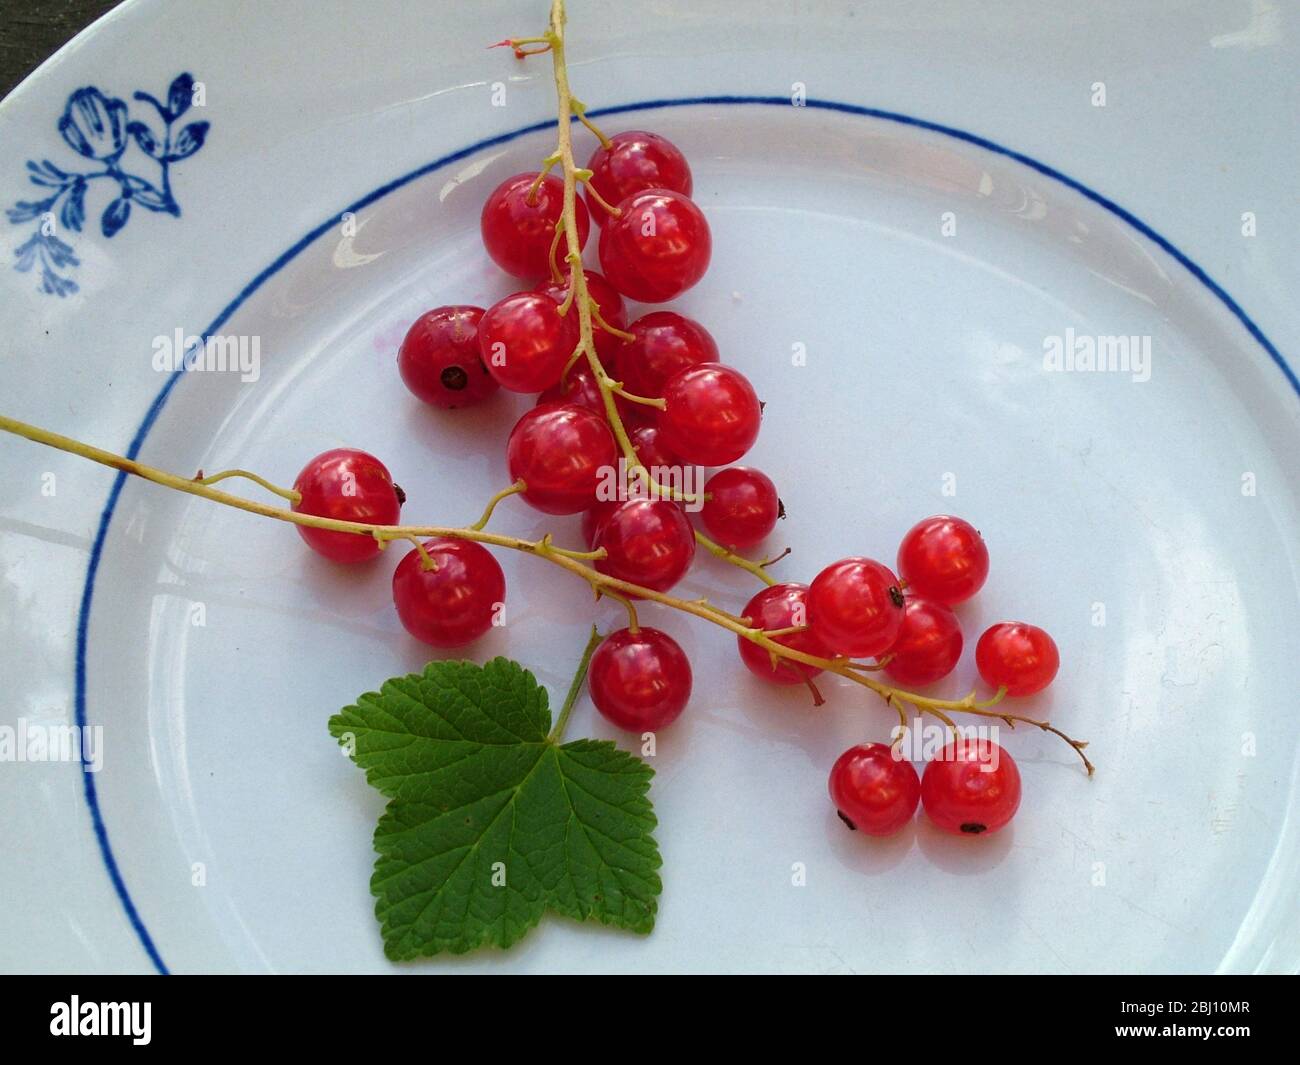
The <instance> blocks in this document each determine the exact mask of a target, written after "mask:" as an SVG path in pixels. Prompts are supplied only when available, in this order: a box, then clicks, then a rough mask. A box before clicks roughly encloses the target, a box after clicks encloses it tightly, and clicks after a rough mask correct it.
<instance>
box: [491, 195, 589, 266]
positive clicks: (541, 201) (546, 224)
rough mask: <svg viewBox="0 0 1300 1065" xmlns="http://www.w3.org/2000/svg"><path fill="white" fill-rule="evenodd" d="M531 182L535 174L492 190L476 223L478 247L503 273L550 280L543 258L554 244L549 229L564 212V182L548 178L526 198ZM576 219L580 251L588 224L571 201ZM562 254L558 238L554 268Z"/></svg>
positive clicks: (581, 205)
mask: <svg viewBox="0 0 1300 1065" xmlns="http://www.w3.org/2000/svg"><path fill="white" fill-rule="evenodd" d="M536 179H537V175H536V174H516V175H515V176H514V177H511V178H506V180H505V181H503V182H501V184H500V185H498V186H497V187H496V188H495V189H493V190H492V193H491V195H489V196H488V198H487V202H486V203H484V204H483V214H482V215H481V216H480V218H479V227H480V229H481V231H482V233H483V246H484V247H485V248H487V252H488V254H489V255H490V256H492V260H493V262H495V263H496V264H497V266H499V267H501V269H502V270H504V271H505V272H506V273H508V274H514V276H515V277H522V278H525V279H533V278H538V277H546V276H548V275H549V274H550V272H551V267H550V264H549V263H548V262H547V257H548V256H549V255H550V251H551V244H552V242H553V241H554V240H555V223H556V222H558V221H559V220H560V215H561V213H562V212H563V210H564V182H563V181H561V180H560V179H559V178H557V177H552V176H550V175H548V176H547V177H545V178H543V179H542V183H541V185H539V186H538V188H537V192H536V193H535V194H534V195H532V196H531V197H530V196H529V190H530V189H531V188H532V185H533V182H534V181H535V180H536ZM576 213H577V219H578V244H579V246H582V245H585V244H586V243H587V233H588V231H589V230H590V229H591V222H590V220H589V219H588V217H587V208H586V205H585V204H584V203H583V202H582V200H581V199H579V200H578V201H577V212H576ZM565 254H566V246H565V243H564V238H561V239H560V243H559V245H558V246H557V247H556V252H555V259H556V263H557V265H558V264H560V263H562V262H563V261H564V256H565Z"/></svg>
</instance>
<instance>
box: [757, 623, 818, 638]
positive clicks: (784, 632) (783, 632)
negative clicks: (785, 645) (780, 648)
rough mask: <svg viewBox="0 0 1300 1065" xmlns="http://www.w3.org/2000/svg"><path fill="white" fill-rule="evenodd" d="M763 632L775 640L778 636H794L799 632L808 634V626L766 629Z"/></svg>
mask: <svg viewBox="0 0 1300 1065" xmlns="http://www.w3.org/2000/svg"><path fill="white" fill-rule="evenodd" d="M763 631H764V632H766V633H767V634H768V636H770V637H771V638H772V639H774V640H775V639H776V638H777V637H778V636H793V635H795V634H796V633H799V632H807V631H808V626H807V625H788V626H786V627H785V628H784V629H764V630H763Z"/></svg>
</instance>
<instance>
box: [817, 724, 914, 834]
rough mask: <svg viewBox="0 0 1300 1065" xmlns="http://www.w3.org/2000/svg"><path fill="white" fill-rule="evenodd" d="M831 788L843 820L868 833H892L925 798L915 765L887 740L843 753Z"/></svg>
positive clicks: (836, 766) (833, 767)
mask: <svg viewBox="0 0 1300 1065" xmlns="http://www.w3.org/2000/svg"><path fill="white" fill-rule="evenodd" d="M828 790H829V791H830V796H831V802H833V803H834V804H835V809H836V811H837V812H838V813H839V815H840V820H841V821H843V822H844V823H845V824H846V825H847V826H848V827H849V828H851V829H853V830H854V831H857V832H862V833H865V834H866V835H868V836H892V835H893V834H894V833H895V832H898V831H899V830H900V829H902V828H903V827H904V826H905V825H906V824H907V823H908V822H909V821H911V820H912V816H913V815H914V814H915V813H916V807H917V805H918V804H919V803H920V801H921V779H920V777H918V776H917V775H916V769H915V767H914V766H913V765H912V763H911V762H908V761H906V760H903V759H900V758H898V757H896V756H895V752H894V750H893V749H892V748H890V747H889V746H887V745H886V744H883V743H862V744H859V745H858V746H856V747H850V748H849V749H848V750H847V751H845V752H844V753H843V754H842V755H840V756H839V758H837V759H836V760H835V764H834V765H833V766H832V767H831V775H830V782H829V786H828Z"/></svg>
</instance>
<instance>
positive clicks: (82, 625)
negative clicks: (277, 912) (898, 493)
mask: <svg viewBox="0 0 1300 1065" xmlns="http://www.w3.org/2000/svg"><path fill="white" fill-rule="evenodd" d="M734 105H757V106H766V107H792V106H794V105H793V104H791V102H790V99H789V98H788V97H785V96H688V97H684V98H682V99H666V100H642V101H639V102H637V103H630V104H619V105H617V106H615V107H604V108H601V109H599V110H593V111H589V112H588V114H589V115H590V116H592V117H599V116H601V115H623V114H628V113H631V112H635V111H655V110H660V109H664V108H670V107H700V106H706V107H711V106H734ZM804 106H806V107H809V108H813V109H815V110H820V111H837V112H840V113H841V114H846V115H858V116H861V117H865V118H875V119H880V120H881V121H884V122H893V123H896V124H898V125H901V126H911V127H913V128H915V129H924V130H928V131H930V132H932V133H940V134H942V135H944V136H946V137H951V138H953V139H954V140H958V141H962V142H964V143H966V144H973V145H975V146H976V147H977V148H983V149H985V150H986V151H990V152H993V153H994V154H995V155H1001V156H1004V157H1005V158H1007V159H1014V160H1015V161H1016V162H1018V163H1023V164H1024V165H1025V166H1027V167H1029V168H1030V169H1031V170H1034V171H1037V172H1038V173H1039V174H1042V175H1043V176H1044V177H1048V178H1051V179H1052V180H1053V181H1056V182H1059V183H1060V184H1062V185H1064V186H1066V187H1067V188H1070V189H1073V190H1074V191H1075V192H1078V193H1079V194H1081V195H1082V196H1084V197H1086V198H1087V199H1089V200H1091V201H1092V202H1093V203H1095V204H1097V205H1098V206H1099V207H1102V208H1104V209H1105V210H1106V211H1108V212H1109V213H1110V214H1112V215H1114V216H1115V217H1116V218H1118V219H1120V221H1122V222H1125V223H1127V224H1128V225H1129V226H1131V227H1132V228H1133V229H1135V230H1137V231H1138V232H1139V233H1141V234H1142V235H1143V236H1144V237H1146V238H1147V239H1148V240H1150V241H1151V242H1152V243H1153V244H1155V245H1156V246H1158V247H1159V248H1160V249H1161V250H1163V251H1164V252H1165V253H1166V254H1168V255H1169V256H1170V257H1171V258H1173V259H1175V260H1176V261H1177V262H1178V263H1179V264H1180V265H1182V266H1183V267H1184V268H1185V269H1186V270H1187V272H1188V273H1190V274H1191V275H1192V276H1193V277H1194V278H1196V280H1197V281H1199V282H1200V283H1201V284H1202V285H1204V286H1205V287H1206V288H1207V289H1208V290H1209V291H1210V292H1211V293H1212V294H1213V295H1214V297H1215V298H1216V299H1218V301H1219V302H1220V303H1222V304H1223V306H1224V307H1226V308H1227V309H1228V310H1229V311H1230V312H1231V313H1232V316H1233V317H1234V318H1236V319H1237V321H1239V322H1240V323H1241V324H1242V325H1243V326H1244V327H1245V329H1246V332H1248V333H1249V334H1250V335H1251V336H1252V337H1253V338H1254V339H1255V341H1256V342H1257V343H1258V344H1259V346H1260V347H1262V348H1263V349H1264V351H1266V352H1267V353H1268V356H1269V358H1270V359H1272V360H1273V363H1274V364H1275V365H1276V366H1277V368H1278V369H1279V370H1281V371H1282V375H1283V376H1284V377H1285V378H1286V379H1287V382H1288V383H1289V384H1290V385H1291V388H1292V390H1293V391H1294V392H1295V393H1296V395H1297V396H1300V378H1297V376H1296V373H1295V371H1294V370H1293V369H1292V368H1291V366H1290V365H1289V364H1288V363H1287V361H1286V359H1285V358H1283V356H1282V353H1281V352H1280V351H1278V349H1277V348H1276V347H1275V346H1274V344H1273V342H1272V341H1271V340H1269V339H1268V337H1266V336H1265V335H1264V333H1263V331H1262V330H1261V329H1260V328H1259V326H1257V325H1256V324H1255V323H1254V322H1253V321H1252V320H1251V318H1250V315H1248V314H1247V313H1246V312H1245V311H1244V310H1243V309H1242V307H1241V305H1240V304H1238V303H1237V301H1236V300H1234V299H1233V298H1232V297H1231V296H1230V295H1228V293H1227V292H1226V291H1225V290H1224V289H1223V287H1222V286H1221V285H1219V284H1218V282H1216V281H1215V280H1214V279H1213V278H1211V277H1210V276H1209V274H1207V273H1206V272H1205V271H1204V270H1202V269H1201V267H1199V266H1198V265H1197V264H1196V263H1195V262H1193V261H1192V260H1191V259H1190V258H1188V257H1187V255H1185V254H1184V253H1183V252H1181V251H1179V250H1178V248H1176V247H1175V246H1174V245H1173V244H1171V243H1170V242H1169V241H1168V240H1166V239H1165V238H1164V237H1162V236H1161V235H1160V234H1159V233H1157V232H1156V231H1155V230H1154V229H1152V228H1151V227H1150V226H1149V225H1147V224H1146V223H1145V222H1143V221H1142V220H1141V219H1140V218H1138V217H1137V216H1136V215H1134V214H1132V213H1131V212H1129V211H1127V210H1125V209H1124V208H1123V207H1121V206H1120V205H1119V204H1117V203H1115V202H1114V201H1113V200H1110V199H1108V198H1107V197H1105V196H1103V195H1102V194H1101V193H1099V192H1097V191H1095V190H1093V189H1091V188H1089V187H1088V186H1087V185H1085V184H1083V183H1082V182H1080V181H1076V180H1075V179H1074V178H1072V177H1070V176H1069V175H1067V174H1064V173H1062V172H1061V171H1059V170H1057V169H1056V168H1055V167H1053V166H1049V165H1048V164H1047V163H1043V162H1039V161H1038V160H1037V159H1034V158H1033V157H1031V156H1028V155H1025V154H1023V153H1022V152H1017V151H1015V150H1013V149H1011V148H1007V147H1005V146H1003V145H1001V144H998V143H997V142H996V141H991V140H989V139H988V138H986V137H981V136H979V135H978V134H975V133H968V132H967V131H966V130H962V129H957V128H955V127H953V126H945V125H942V124H941V123H938V122H930V121H927V120H926V119H923V118H914V117H912V116H911V115H904V114H900V113H899V112H897V111H882V110H880V109H878V108H874V107H861V106H859V105H857V104H846V103H840V102H838V101H835V100H808V101H807V102H806V103H805V104H804ZM555 124H556V123H555V120H554V119H552V120H549V121H545V122H534V123H533V124H532V125H530V126H522V127H520V128H519V129H515V130H511V131H510V132H508V133H502V134H499V135H497V136H495V137H488V138H487V139H485V140H481V141H477V142H476V143H474V144H471V145H469V146H468V147H466V148H461V149H460V150H459V151H455V152H452V153H451V154H450V155H444V156H442V157H441V158H439V159H435V160H434V161H433V162H431V163H426V164H425V165H424V166H421V167H418V168H417V169H415V170H412V171H410V172H409V173H407V174H403V175H402V176H401V177H398V178H395V179H394V180H392V181H390V182H388V183H387V184H385V185H380V186H379V187H378V188H376V189H373V190H371V191H370V192H368V193H367V194H366V195H365V196H363V197H361V199H359V200H357V201H356V202H355V203H352V204H350V205H349V206H347V207H344V208H343V209H342V210H341V211H335V212H334V213H333V214H331V215H330V216H329V218H327V219H326V220H325V221H324V222H322V223H321V224H320V225H318V226H316V227H315V228H314V229H312V230H311V231H310V232H309V233H307V234H306V235H305V236H304V237H302V238H301V239H300V240H298V241H297V242H296V243H295V244H293V245H292V246H291V247H290V248H289V249H288V250H287V251H285V252H284V253H283V254H281V255H280V256H279V257H278V258H277V259H276V260H275V261H274V262H273V263H271V265H270V266H268V267H267V268H266V269H265V270H263V271H262V272H261V273H259V274H258V275H257V276H256V277H254V278H253V280H252V281H250V282H249V283H248V284H247V285H245V286H244V288H243V289H242V290H241V291H240V293H239V295H237V296H236V297H235V298H234V299H233V300H231V301H230V303H228V304H227V305H226V307H225V308H224V309H223V310H222V312H221V313H220V314H219V315H217V317H216V318H215V319H214V320H213V322H212V324H211V325H209V326H208V328H207V329H205V330H204V331H203V336H204V339H207V337H209V336H211V335H212V334H214V333H216V332H217V331H218V330H219V329H221V327H222V326H223V325H225V323H226V322H227V321H228V320H229V319H230V317H231V315H233V314H234V313H235V312H236V311H237V310H239V308H240V307H241V306H242V305H243V304H244V302H245V301H246V300H247V299H248V298H249V297H250V296H251V295H253V293H254V292H256V291H257V290H258V289H259V288H261V286H262V285H263V284H264V283H265V282H266V281H268V280H269V279H270V278H272V277H274V276H275V275H276V274H278V273H279V272H280V271H281V270H282V269H283V268H284V267H285V266H286V265H288V263H289V262H290V261H291V260H293V259H294V258H296V257H297V255H298V254H299V253H300V252H301V251H302V250H303V249H304V248H306V247H307V245H309V244H311V243H312V242H313V241H314V240H316V239H317V238H318V237H319V236H321V235H322V234H323V233H325V232H327V231H328V230H330V229H332V228H333V227H334V226H335V225H337V224H338V218H339V216H340V215H342V214H343V213H344V212H347V211H351V212H356V211H360V210H362V209H363V208H365V207H368V206H370V205H371V204H372V203H374V202H375V201H377V200H380V199H382V198H383V197H385V196H387V195H388V194H389V193H390V192H394V191H396V190H397V189H400V188H402V186H404V185H409V184H410V183H411V182H412V181H416V180H418V179H419V178H422V177H424V176H425V175H427V174H431V173H433V172H434V171H435V170H440V169H442V168H443V167H445V166H448V165H449V164H451V163H455V162H459V161H460V160H461V159H465V158H467V157H468V156H471V155H474V154H475V153H477V152H481V151H483V150H484V149H487V148H493V147H496V146H497V145H501V144H508V143H509V142H511V141H513V140H517V139H519V138H520V137H526V136H528V134H530V133H540V132H542V131H543V130H546V129H550V128H552V127H553V126H555ZM184 373H185V369H184V367H183V366H182V367H181V368H180V369H178V370H176V371H174V372H173V373H172V374H171V375H170V376H169V377H168V378H167V380H166V382H165V383H164V384H163V386H162V388H161V390H160V391H159V392H158V395H157V396H156V397H155V398H154V401H153V403H152V404H150V406H149V409H148V410H147V411H146V412H145V416H144V419H143V420H142V421H141V422H140V427H139V428H138V429H137V430H136V433H135V436H134V437H133V438H132V440H131V446H130V447H129V448H128V449H127V452H126V454H127V457H128V458H132V459H134V458H136V457H137V455H139V453H140V448H141V447H142V446H143V444H144V441H145V438H146V437H147V436H148V435H149V431H150V430H151V429H152V428H153V425H154V422H155V421H157V420H158V415H159V414H160V413H161V412H162V409H163V407H164V406H165V405H166V403H167V397H168V396H169V395H170V394H171V390H172V389H173V388H174V387H175V385H176V382H177V381H179V380H180V379H181V377H182V376H183V375H184ZM126 477H127V475H126V474H125V473H124V472H120V471H119V473H118V474H117V477H116V478H115V479H114V481H113V487H112V489H111V490H110V491H109V493H108V500H107V502H106V503H105V504H104V510H103V512H102V513H101V514H100V517H99V529H98V531H97V532H96V533H95V542H94V544H93V545H92V547H91V549H90V561H89V563H88V564H87V566H86V586H85V588H84V589H83V591H82V595H81V608H80V612H79V615H78V618H77V659H76V714H77V725H78V726H84V725H85V724H86V645H87V637H88V632H89V628H90V609H91V605H92V602H93V599H94V594H95V575H96V574H97V573H98V571H99V562H100V559H101V558H102V556H103V553H104V541H105V539H106V538H107V536H108V526H109V522H110V521H111V520H112V518H113V511H114V508H116V506H117V501H118V498H119V497H120V496H121V494H122V486H123V485H124V484H125V483H126ZM82 779H83V780H84V782H85V788H84V794H85V797H86V805H87V806H88V807H89V808H90V819H91V823H92V825H93V826H94V830H95V838H96V840H97V841H98V842H99V851H100V855H101V856H102V858H103V861H104V867H105V869H106V870H107V872H108V877H109V880H110V881H112V884H113V890H114V891H116V892H117V897H118V899H119V900H120V901H121V903H122V909H123V910H124V911H125V913H126V916H127V920H128V921H130V923H131V927H132V928H133V929H134V930H135V933H136V935H137V936H138V937H139V939H140V945H141V946H142V947H143V948H144V950H145V953H146V954H147V955H148V956H149V960H150V961H151V962H152V963H153V965H154V968H155V969H157V971H158V972H159V973H162V974H164V975H166V974H167V973H168V972H169V970H168V968H167V963H166V962H164V961H163V958H162V955H161V954H160V953H159V951H158V948H157V946H156V945H155V943H154V941H153V937H152V936H151V935H150V934H149V929H148V928H147V927H146V925H145V923H144V920H143V919H142V918H141V917H140V912H139V910H138V909H137V908H136V905H135V902H134V901H133V900H132V898H131V892H130V890H129V889H128V888H127V886H126V881H125V880H124V879H123V877H122V871H121V869H120V868H119V867H118V864H117V859H116V858H115V857H114V856H113V847H112V845H111V843H110V842H109V839H108V829H107V827H106V826H105V824H104V818H103V815H102V813H101V811H100V808H99V799H98V796H97V793H96V791H95V778H94V774H93V773H90V772H89V771H88V770H87V766H86V764H85V762H84V761H83V763H82Z"/></svg>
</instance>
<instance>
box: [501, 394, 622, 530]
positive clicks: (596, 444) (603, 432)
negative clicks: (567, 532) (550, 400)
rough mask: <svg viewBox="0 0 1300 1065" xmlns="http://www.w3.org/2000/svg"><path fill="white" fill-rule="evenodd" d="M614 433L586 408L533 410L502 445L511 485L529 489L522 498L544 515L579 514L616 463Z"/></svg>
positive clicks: (616, 454) (616, 453)
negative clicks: (524, 485)
mask: <svg viewBox="0 0 1300 1065" xmlns="http://www.w3.org/2000/svg"><path fill="white" fill-rule="evenodd" d="M617 458H618V450H617V446H616V445H615V443H614V434H613V433H611V432H610V431H609V426H608V425H606V424H605V421H604V419H602V418H601V417H600V415H598V414H596V413H595V412H594V411H589V410H587V409H586V408H585V407H574V406H567V407H557V406H547V407H534V408H533V409H532V410H530V411H528V412H526V413H525V414H524V416H523V417H522V418H520V419H519V421H517V422H516V423H515V427H514V428H513V429H512V430H511V431H510V439H509V441H508V442H507V443H506V465H507V466H508V468H509V470H510V479H511V480H512V481H517V480H520V479H521V478H522V479H523V481H524V483H525V484H526V485H527V486H528V487H527V488H526V489H525V490H524V491H523V492H522V493H520V494H521V495H522V496H523V498H524V500H525V501H526V502H528V503H530V504H531V505H532V506H534V507H536V508H537V509H538V510H540V511H543V512H544V513H546V514H577V513H578V512H579V511H582V510H586V509H587V508H588V507H590V506H592V505H593V504H594V503H595V502H596V488H597V486H598V485H599V483H600V478H601V476H602V470H604V469H606V468H608V467H611V466H613V465H614V463H615V462H616V461H617Z"/></svg>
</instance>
